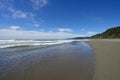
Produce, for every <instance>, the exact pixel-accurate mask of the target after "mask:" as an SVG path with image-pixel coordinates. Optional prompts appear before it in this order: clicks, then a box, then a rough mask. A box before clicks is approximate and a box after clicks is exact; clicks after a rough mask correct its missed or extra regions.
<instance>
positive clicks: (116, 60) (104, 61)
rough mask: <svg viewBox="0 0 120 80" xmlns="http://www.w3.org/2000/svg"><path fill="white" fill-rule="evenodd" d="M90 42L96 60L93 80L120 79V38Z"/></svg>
mask: <svg viewBox="0 0 120 80" xmlns="http://www.w3.org/2000/svg"><path fill="white" fill-rule="evenodd" d="M88 44H90V46H91V47H92V48H93V50H94V53H95V60H96V61H95V75H94V79H93V80H120V40H93V41H89V42H88Z"/></svg>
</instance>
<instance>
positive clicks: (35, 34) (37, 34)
mask: <svg viewBox="0 0 120 80" xmlns="http://www.w3.org/2000/svg"><path fill="white" fill-rule="evenodd" d="M11 28H12V29H0V39H63V38H72V37H78V36H81V35H76V34H72V33H67V32H44V31H25V30H18V28H19V27H15V26H14V27H11Z"/></svg>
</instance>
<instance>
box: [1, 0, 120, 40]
mask: <svg viewBox="0 0 120 80" xmlns="http://www.w3.org/2000/svg"><path fill="white" fill-rule="evenodd" d="M119 3H120V1H119V0H0V39H53V38H57V39H59V38H60V39H61V38H69V37H77V36H91V35H94V34H96V33H100V32H103V31H105V30H106V29H108V28H110V27H115V26H118V25H120V10H119V9H120V5H119Z"/></svg>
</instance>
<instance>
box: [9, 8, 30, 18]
mask: <svg viewBox="0 0 120 80" xmlns="http://www.w3.org/2000/svg"><path fill="white" fill-rule="evenodd" d="M8 11H10V12H11V13H12V17H13V18H15V19H16V18H28V17H29V15H30V16H32V15H31V14H29V13H28V12H23V11H21V10H16V9H14V8H12V7H10V8H8Z"/></svg>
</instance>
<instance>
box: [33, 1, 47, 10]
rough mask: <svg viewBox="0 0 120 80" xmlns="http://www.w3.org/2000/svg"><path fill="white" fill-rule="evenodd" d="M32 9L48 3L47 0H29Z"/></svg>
mask: <svg viewBox="0 0 120 80" xmlns="http://www.w3.org/2000/svg"><path fill="white" fill-rule="evenodd" d="M31 2H32V3H33V8H34V9H40V8H42V7H44V6H46V5H47V4H48V0H31Z"/></svg>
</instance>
